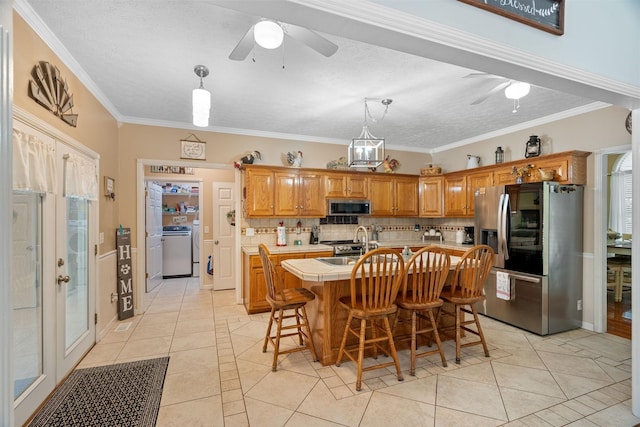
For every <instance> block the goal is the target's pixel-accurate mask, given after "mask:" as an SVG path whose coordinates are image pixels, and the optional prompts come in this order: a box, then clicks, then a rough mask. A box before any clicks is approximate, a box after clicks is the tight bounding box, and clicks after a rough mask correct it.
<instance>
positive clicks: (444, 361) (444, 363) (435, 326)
mask: <svg viewBox="0 0 640 427" xmlns="http://www.w3.org/2000/svg"><path fill="white" fill-rule="evenodd" d="M429 320H430V321H431V327H432V328H433V337H434V338H435V340H436V345H437V346H438V351H439V352H440V359H442V366H444V367H445V368H446V367H447V359H446V358H445V357H444V350H443V349H442V342H441V341H440V334H439V333H438V323H437V322H436V319H435V318H434V317H433V311H432V310H429Z"/></svg>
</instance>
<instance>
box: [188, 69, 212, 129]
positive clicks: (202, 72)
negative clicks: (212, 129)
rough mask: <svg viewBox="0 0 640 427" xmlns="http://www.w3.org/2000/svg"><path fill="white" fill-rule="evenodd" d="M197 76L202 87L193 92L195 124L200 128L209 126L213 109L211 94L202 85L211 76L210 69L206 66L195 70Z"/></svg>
mask: <svg viewBox="0 0 640 427" xmlns="http://www.w3.org/2000/svg"><path fill="white" fill-rule="evenodd" d="M193 72H194V73H196V76H198V77H200V87H198V88H197V89H194V90H193V95H192V101H193V124H194V126H198V127H207V126H209V110H210V108H211V93H210V92H209V91H208V90H206V89H205V88H204V86H203V85H202V79H203V78H204V77H207V76H208V75H209V69H208V68H207V67H205V66H204V65H196V66H195V67H194V68H193Z"/></svg>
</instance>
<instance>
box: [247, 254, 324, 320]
mask: <svg viewBox="0 0 640 427" xmlns="http://www.w3.org/2000/svg"><path fill="white" fill-rule="evenodd" d="M332 255H333V253H332V252H307V253H301V252H296V253H289V254H272V255H271V258H272V260H273V263H274V266H275V268H276V272H277V274H278V275H279V276H280V277H281V278H282V283H283V285H284V287H285V288H289V289H292V288H298V287H300V285H301V283H300V279H298V278H297V277H296V276H294V275H293V274H291V273H289V272H288V271H286V270H285V269H283V268H282V267H281V266H280V263H281V262H282V261H284V260H286V259H294V258H298V259H299V258H319V257H330V256H332ZM242 282H243V286H242V288H243V289H242V292H243V295H242V298H243V301H244V306H245V308H246V310H247V313H249V314H254V313H262V312H266V311H269V310H271V307H270V306H269V303H268V302H267V298H266V297H267V284H266V281H265V277H264V270H263V269H262V262H261V261H260V256H259V255H248V254H243V256H242Z"/></svg>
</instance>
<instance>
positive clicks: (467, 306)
mask: <svg viewBox="0 0 640 427" xmlns="http://www.w3.org/2000/svg"><path fill="white" fill-rule="evenodd" d="M493 257H494V254H493V249H491V247H490V246H487V245H476V246H474V247H472V248H471V249H469V250H468V251H466V252H465V253H464V254H463V255H462V257H461V258H460V263H458V265H457V266H456V270H455V272H454V276H453V280H452V281H451V287H450V288H448V289H445V290H444V291H443V292H442V294H441V297H442V299H443V300H444V301H445V302H449V303H451V304H453V306H454V310H453V311H448V310H445V309H442V310H440V313H441V314H444V315H448V316H455V322H456V323H455V339H456V363H458V364H459V363H460V347H468V346H472V345H478V344H482V348H483V349H484V355H485V356H486V357H489V349H488V348H487V342H486V341H485V339H484V334H483V332H482V327H481V326H480V320H479V319H478V312H477V311H476V308H475V304H476V303H477V302H480V301H484V300H485V295H484V284H485V282H486V281H487V278H488V277H489V272H490V271H491V267H493ZM465 313H468V314H471V315H473V320H465V319H464V316H465ZM472 324H475V326H476V330H473V329H471V328H469V327H468V326H467V325H472ZM450 328H451V327H448V328H441V329H440V333H441V334H443V335H447V336H451V334H450V332H449V329H450ZM463 330H464V331H466V332H469V333H471V334H474V335H477V336H478V337H479V338H480V339H479V340H478V341H472V342H467V343H464V344H461V343H460V335H461V331H463Z"/></svg>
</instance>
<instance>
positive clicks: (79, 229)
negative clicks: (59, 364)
mask: <svg viewBox="0 0 640 427" xmlns="http://www.w3.org/2000/svg"><path fill="white" fill-rule="evenodd" d="M66 202H67V275H68V276H69V282H68V283H67V284H66V293H65V311H66V316H65V340H64V342H65V348H69V347H70V346H71V345H72V344H73V343H74V342H75V341H76V340H77V339H78V338H80V337H81V336H82V334H83V333H85V332H86V331H87V330H89V300H88V298H89V293H88V289H89V274H88V273H89V272H88V260H89V257H88V250H89V247H88V246H89V245H88V236H89V234H88V233H87V226H88V217H89V202H88V201H87V200H85V199H79V198H74V197H67V198H66Z"/></svg>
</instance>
